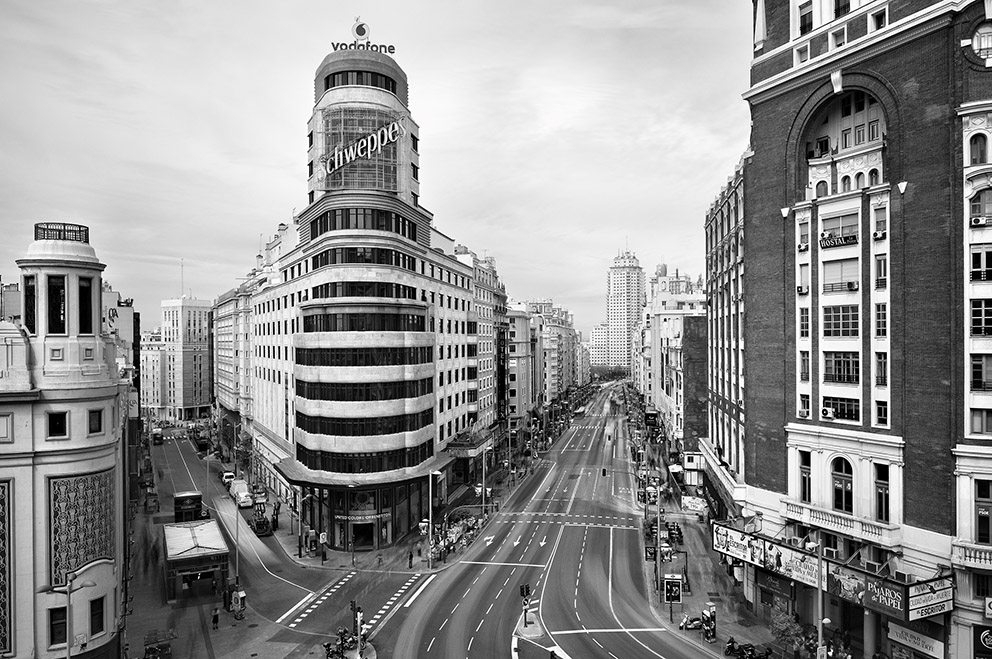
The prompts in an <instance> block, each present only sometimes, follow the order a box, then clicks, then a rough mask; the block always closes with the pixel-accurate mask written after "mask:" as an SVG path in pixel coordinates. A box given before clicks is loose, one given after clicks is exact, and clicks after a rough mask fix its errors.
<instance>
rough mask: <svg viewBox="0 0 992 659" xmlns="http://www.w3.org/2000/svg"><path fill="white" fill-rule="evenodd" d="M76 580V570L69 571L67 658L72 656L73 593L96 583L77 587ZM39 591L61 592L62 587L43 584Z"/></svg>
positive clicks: (66, 593) (67, 578)
mask: <svg viewBox="0 0 992 659" xmlns="http://www.w3.org/2000/svg"><path fill="white" fill-rule="evenodd" d="M75 580H76V573H75V572H67V573H66V575H65V656H66V659H71V657H72V594H73V593H74V592H76V591H79V590H82V589H83V588H93V587H94V586H96V584H95V583H94V582H92V581H89V580H87V581H84V582H82V583H81V584H79V586H77V587H76V588H73V587H72V583H73V582H74V581H75ZM38 592H39V593H60V592H62V588H61V587H58V586H42V587H41V588H39V589H38Z"/></svg>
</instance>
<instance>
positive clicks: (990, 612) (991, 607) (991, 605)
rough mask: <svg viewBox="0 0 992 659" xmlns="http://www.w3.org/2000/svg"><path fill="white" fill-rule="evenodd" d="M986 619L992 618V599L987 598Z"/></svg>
mask: <svg viewBox="0 0 992 659" xmlns="http://www.w3.org/2000/svg"><path fill="white" fill-rule="evenodd" d="M985 617H986V618H992V597H986V598H985Z"/></svg>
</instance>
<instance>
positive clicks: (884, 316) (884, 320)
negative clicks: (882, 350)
mask: <svg viewBox="0 0 992 659" xmlns="http://www.w3.org/2000/svg"><path fill="white" fill-rule="evenodd" d="M887 309H888V305H887V304H885V303H882V304H876V305H875V336H878V337H882V336H888V335H889V321H888V311H887Z"/></svg>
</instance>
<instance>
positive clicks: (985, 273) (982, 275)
mask: <svg viewBox="0 0 992 659" xmlns="http://www.w3.org/2000/svg"><path fill="white" fill-rule="evenodd" d="M971 281H992V270H972V271H971Z"/></svg>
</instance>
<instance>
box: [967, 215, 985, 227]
mask: <svg viewBox="0 0 992 659" xmlns="http://www.w3.org/2000/svg"><path fill="white" fill-rule="evenodd" d="M988 223H989V218H987V217H984V216H979V217H973V218H971V226H973V227H983V226H985V225H986V224H988Z"/></svg>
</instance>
